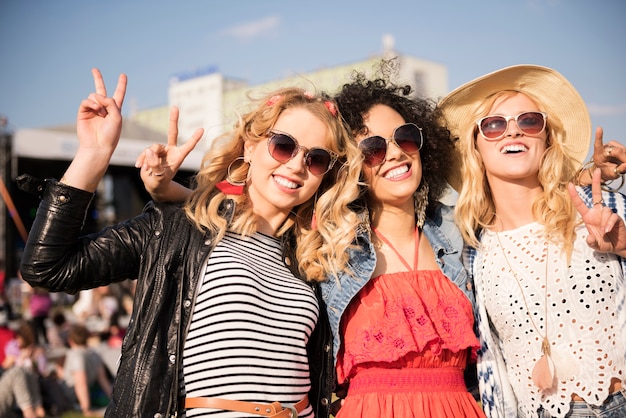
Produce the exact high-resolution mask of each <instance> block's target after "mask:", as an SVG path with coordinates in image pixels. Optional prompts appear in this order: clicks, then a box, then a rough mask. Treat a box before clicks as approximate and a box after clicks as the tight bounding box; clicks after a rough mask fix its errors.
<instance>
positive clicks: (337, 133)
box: [185, 88, 361, 281]
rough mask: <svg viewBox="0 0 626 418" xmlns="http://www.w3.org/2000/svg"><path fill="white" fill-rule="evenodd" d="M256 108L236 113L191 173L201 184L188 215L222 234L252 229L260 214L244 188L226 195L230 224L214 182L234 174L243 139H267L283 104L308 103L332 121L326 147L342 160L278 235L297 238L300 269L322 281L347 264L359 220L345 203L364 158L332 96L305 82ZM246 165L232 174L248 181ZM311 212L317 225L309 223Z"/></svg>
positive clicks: (222, 196)
mask: <svg viewBox="0 0 626 418" xmlns="http://www.w3.org/2000/svg"><path fill="white" fill-rule="evenodd" d="M252 106H253V107H252V110H250V111H249V112H247V113H245V114H243V115H240V116H239V118H238V121H237V123H236V124H235V126H234V128H233V130H232V131H230V132H228V133H226V134H224V135H222V136H220V137H218V138H217V139H216V140H215V141H214V142H213V143H212V145H211V148H210V149H209V151H208V152H207V153H206V154H205V156H204V158H203V160H202V164H201V168H200V170H199V172H198V174H197V175H196V176H195V178H194V181H195V185H196V187H194V190H193V192H192V193H191V195H190V197H189V199H188V200H187V202H186V203H185V212H186V214H187V217H188V218H189V219H190V220H191V221H192V222H193V223H194V224H195V226H196V227H197V228H198V229H200V230H208V231H209V232H211V233H212V234H213V235H214V236H215V237H216V239H217V240H219V239H221V238H223V237H224V234H225V233H226V230H227V229H228V230H230V231H233V232H236V233H238V234H241V235H244V236H246V235H251V234H252V233H254V232H255V231H256V228H257V218H256V215H255V214H254V213H253V211H252V202H251V201H250V199H249V197H248V195H247V193H244V194H242V195H228V198H230V199H233V200H234V201H235V202H236V207H235V213H234V216H233V219H232V222H231V223H228V221H227V220H226V219H224V218H223V217H222V216H220V214H219V209H220V205H221V204H222V202H223V201H224V199H226V198H227V196H226V195H225V194H223V193H222V192H221V191H220V190H219V189H218V188H216V187H215V186H216V184H217V183H219V182H221V181H223V180H224V179H226V177H227V176H228V175H229V173H228V170H229V165H230V164H231V163H232V162H233V161H236V160H237V159H241V158H242V157H243V155H244V144H245V143H246V142H251V143H258V142H261V141H265V140H267V133H268V131H269V130H270V129H271V128H272V127H273V126H274V124H275V123H276V121H277V120H278V118H279V116H280V115H281V114H282V113H283V112H284V111H285V110H287V109H291V108H303V109H306V110H308V111H309V112H311V113H312V114H313V115H315V116H316V117H317V118H319V119H320V120H321V121H322V122H323V123H324V124H325V125H326V126H327V128H328V129H327V135H328V137H327V143H328V144H329V146H328V148H329V149H330V150H331V151H334V152H335V153H337V155H338V156H339V158H338V161H337V162H336V163H335V165H334V166H333V168H332V169H331V170H330V171H329V172H328V173H326V174H325V175H324V178H323V180H322V182H321V184H320V186H319V188H318V190H317V192H316V193H315V195H314V196H313V197H312V198H311V199H309V200H308V201H306V202H304V203H302V204H301V205H299V206H297V207H294V208H293V209H292V211H291V213H290V215H289V216H288V217H287V219H286V220H285V222H284V223H283V225H282V226H281V227H280V228H279V230H278V231H277V235H278V236H283V237H286V238H287V239H284V242H286V243H294V245H295V257H296V259H297V261H298V271H299V273H300V274H301V275H302V276H303V277H305V278H306V279H307V280H315V281H321V280H324V279H325V278H326V277H327V275H328V274H334V275H336V274H337V272H339V271H343V270H346V266H347V262H348V255H347V249H348V247H349V246H350V245H351V244H352V239H353V237H354V231H355V230H356V226H357V224H358V219H357V216H356V214H355V213H353V212H352V211H351V210H350V209H349V206H348V204H349V203H350V202H352V201H354V200H355V199H356V198H357V197H358V194H359V189H358V178H359V173H360V168H361V161H360V159H361V156H360V153H359V151H358V149H357V148H356V145H355V144H354V143H353V142H352V141H351V140H350V136H349V134H348V132H347V130H346V128H345V126H344V124H343V121H342V118H341V115H339V114H338V110H337V106H336V105H335V103H334V102H333V101H332V100H331V99H330V98H329V97H328V96H327V95H324V94H322V95H317V96H314V95H313V94H311V93H309V92H307V91H305V90H303V89H300V88H283V89H279V90H277V91H274V92H272V93H270V94H267V95H265V96H264V97H261V98H260V99H258V100H254V101H253V102H252ZM248 169H249V166H248V164H233V167H232V168H231V172H230V178H233V179H245V178H246V177H247V172H248ZM314 214H315V218H316V220H317V222H316V223H317V226H316V228H312V225H311V224H312V219H313V216H314Z"/></svg>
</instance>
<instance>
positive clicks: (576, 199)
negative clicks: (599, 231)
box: [567, 183, 589, 217]
mask: <svg viewBox="0 0 626 418" xmlns="http://www.w3.org/2000/svg"><path fill="white" fill-rule="evenodd" d="M567 191H568V192H569V195H570V198H571V199H572V203H573V204H574V207H575V208H576V210H577V211H578V213H580V215H581V216H583V217H584V216H585V215H586V214H587V212H589V208H588V207H587V205H585V202H583V200H582V199H581V198H580V196H579V195H578V192H577V191H576V187H575V186H574V184H573V183H569V184H568V185H567Z"/></svg>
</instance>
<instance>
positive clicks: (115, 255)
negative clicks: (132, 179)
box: [21, 69, 150, 293]
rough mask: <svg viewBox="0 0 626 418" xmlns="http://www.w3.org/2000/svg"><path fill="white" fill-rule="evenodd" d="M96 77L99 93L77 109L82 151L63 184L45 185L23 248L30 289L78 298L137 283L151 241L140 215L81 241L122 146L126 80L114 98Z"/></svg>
mask: <svg viewBox="0 0 626 418" xmlns="http://www.w3.org/2000/svg"><path fill="white" fill-rule="evenodd" d="M92 74H93V77H94V82H95V86H96V92H95V93H92V94H90V95H89V97H88V98H87V99H85V100H83V101H82V102H81V104H80V107H79V110H78V116H77V123H76V126H77V134H78V139H79V146H78V150H77V152H76V155H75V157H74V159H73V160H72V162H71V164H70V166H69V167H68V169H67V171H66V172H65V174H64V176H63V178H62V180H61V181H60V182H56V181H54V180H50V181H47V182H46V185H45V188H43V195H42V201H41V203H40V205H39V209H38V211H37V215H36V218H35V221H34V223H33V226H32V228H31V231H30V234H29V239H28V241H27V243H26V248H25V249H24V255H23V257H22V265H21V273H22V276H23V278H24V280H26V281H27V282H28V283H29V284H31V285H32V286H40V287H44V288H47V289H53V290H57V291H65V292H68V293H76V292H77V291H78V290H80V289H88V288H92V287H97V286H101V285H104V284H108V283H111V282H115V281H122V280H125V279H128V278H135V277H136V271H137V270H138V264H139V261H140V254H139V252H140V251H141V246H142V244H143V243H145V240H146V239H147V236H149V234H146V226H145V225H146V224H148V223H149V221H150V220H149V219H148V217H147V216H142V217H138V218H139V220H138V221H135V220H133V221H132V222H127V223H124V224H120V225H116V226H115V227H113V228H108V229H105V230H103V231H102V232H100V233H99V234H94V235H91V236H87V237H80V233H81V231H82V226H83V222H84V219H85V216H86V213H87V210H88V208H89V204H90V202H91V199H92V198H93V192H94V190H95V189H96V187H97V185H98V183H99V182H100V180H101V178H102V176H103V175H104V172H105V171H106V169H107V167H108V164H109V161H110V158H111V156H112V154H113V151H114V150H115V147H116V146H117V143H118V141H119V137H120V133H121V128H122V117H121V113H120V109H121V106H122V102H123V100H124V95H125V92H126V76H125V75H123V74H122V75H120V77H119V80H118V84H117V88H116V90H115V93H114V95H113V97H112V98H110V97H107V96H106V88H105V86H104V81H103V79H102V75H101V74H100V71H98V70H97V69H94V70H92ZM147 227H150V225H148V226H147ZM79 237H80V238H79ZM111 260H115V261H116V262H115V263H114V262H111Z"/></svg>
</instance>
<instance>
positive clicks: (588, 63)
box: [0, 0, 626, 143]
mask: <svg viewBox="0 0 626 418" xmlns="http://www.w3.org/2000/svg"><path fill="white" fill-rule="evenodd" d="M625 22H626V2H624V1H623V0H596V1H591V0H477V1H466V0H437V1H420V0H385V1H371V0H343V1H342V0H317V1H314V2H313V1H297V0H240V1H237V0H222V1H217V0H179V1H176V2H174V1H164V0H152V1H140V0H126V1H122V0H107V1H103V2H92V1H84V0H83V1H78V0H57V1H50V0H30V1H29V0H1V1H0V54H1V55H0V56H1V57H2V58H1V60H2V61H1V66H0V114H3V115H5V116H7V117H8V120H9V126H10V127H11V128H12V129H20V128H38V127H45V126H54V125H61V124H67V123H72V122H73V121H74V118H75V113H76V109H77V108H78V104H79V103H80V101H81V100H82V99H83V98H84V97H86V96H87V95H88V94H89V93H90V92H91V91H92V89H93V84H92V81H91V74H90V69H91V68H92V67H98V68H100V69H101V70H102V71H103V73H104V76H105V80H106V81H107V84H108V86H109V88H110V89H113V87H114V84H115V81H116V79H117V75H118V74H119V73H121V72H125V73H126V74H128V77H129V86H128V92H127V101H126V106H129V105H130V104H132V106H134V107H136V108H137V109H145V108H150V107H155V106H163V105H166V104H167V87H168V80H169V78H170V77H171V76H172V75H173V74H176V73H179V72H183V71H189V70H193V69H195V68H202V67H209V66H216V67H217V69H218V71H219V72H221V73H223V74H224V75H226V76H227V77H231V78H239V79H244V80H247V81H249V82H250V83H261V82H266V81H271V80H273V79H276V78H279V77H282V76H285V75H290V74H292V73H293V72H308V71H312V70H315V69H318V68H323V67H332V66H336V65H343V64H348V63H350V62H355V61H360V60H363V59H365V58H368V57H369V56H371V55H373V54H378V53H380V52H382V38H383V36H385V35H387V34H389V35H392V36H393V37H394V38H395V49H396V50H397V51H398V52H400V53H402V54H408V55H412V56H415V57H418V58H422V59H425V60H430V61H435V62H438V63H441V64H444V65H446V66H447V68H448V76H449V87H450V89H453V88H454V87H457V86H459V85H461V84H462V83H464V82H466V81H469V80H471V79H473V78H475V77H477V76H480V75H482V74H484V73H487V72H490V71H493V70H496V69H498V68H501V67H504V66H508V65H513V64H521V63H532V64H540V65H546V66H549V67H553V68H555V69H557V70H558V71H560V72H561V73H563V74H564V75H565V76H566V77H567V78H568V79H569V80H570V81H571V82H572V83H573V84H574V85H575V86H576V88H577V89H578V90H579V92H580V94H581V95H582V97H583V99H584V100H585V101H586V103H587V106H588V108H589V111H590V114H591V118H592V123H593V125H594V127H595V126H598V125H601V126H602V127H604V128H605V140H608V139H616V140H619V141H620V142H623V143H626V135H625V134H624V131H625V129H624V126H623V125H624V123H623V122H624V121H625V120H626V75H625V74H626V23H625ZM111 91H112V90H111Z"/></svg>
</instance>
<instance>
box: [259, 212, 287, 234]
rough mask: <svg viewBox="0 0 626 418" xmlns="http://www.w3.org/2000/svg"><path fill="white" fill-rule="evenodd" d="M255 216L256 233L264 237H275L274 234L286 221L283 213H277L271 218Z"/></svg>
mask: <svg viewBox="0 0 626 418" xmlns="http://www.w3.org/2000/svg"><path fill="white" fill-rule="evenodd" d="M256 215H257V228H256V230H257V231H258V232H261V233H263V234H265V235H271V236H273V237H275V236H276V232H277V231H278V228H280V227H281V226H282V224H283V223H284V222H285V220H286V219H287V215H286V214H284V213H278V214H276V215H274V216H272V217H267V216H261V215H259V214H258V213H257V214H256Z"/></svg>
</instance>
